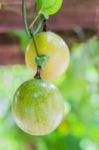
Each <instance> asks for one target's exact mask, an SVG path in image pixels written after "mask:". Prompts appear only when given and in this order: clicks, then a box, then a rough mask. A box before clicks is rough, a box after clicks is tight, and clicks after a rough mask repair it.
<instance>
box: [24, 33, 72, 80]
mask: <svg viewBox="0 0 99 150" xmlns="http://www.w3.org/2000/svg"><path fill="white" fill-rule="evenodd" d="M35 40H36V44H37V48H38V53H39V55H44V54H47V55H49V59H48V60H47V61H46V64H45V67H43V68H42V70H41V77H42V79H46V80H56V79H57V78H59V77H60V76H61V75H62V74H63V73H64V72H65V71H66V69H67V67H68V65H69V60H70V53H69V48H68V47H67V45H66V43H65V42H64V40H63V39H62V38H61V37H60V36H58V35H57V34H55V33H53V32H41V33H39V34H37V35H36V36H35ZM35 57H36V53H35V48H34V44H33V40H31V41H30V43H29V45H28V46H27V49H26V53H25V60H26V64H27V66H28V67H29V68H31V69H32V70H33V71H34V73H35V72H36V68H37V67H36V66H37V65H36V62H35Z"/></svg>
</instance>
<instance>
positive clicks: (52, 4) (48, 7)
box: [37, 0, 63, 15]
mask: <svg viewBox="0 0 99 150" xmlns="http://www.w3.org/2000/svg"><path fill="white" fill-rule="evenodd" d="M62 2H63V0H48V1H46V0H37V7H38V9H39V10H40V12H41V13H44V14H45V13H46V14H47V15H52V14H55V13H56V12H58V11H59V9H60V8H61V6H62Z"/></svg>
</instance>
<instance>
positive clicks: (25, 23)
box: [22, 0, 31, 38]
mask: <svg viewBox="0 0 99 150" xmlns="http://www.w3.org/2000/svg"><path fill="white" fill-rule="evenodd" d="M22 16H23V21H24V26H25V30H26V33H27V35H28V37H29V38H31V34H30V31H29V27H28V22H27V13H26V0H22Z"/></svg>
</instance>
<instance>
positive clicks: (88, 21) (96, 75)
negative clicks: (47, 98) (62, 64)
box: [0, 0, 99, 150]
mask: <svg viewBox="0 0 99 150" xmlns="http://www.w3.org/2000/svg"><path fill="white" fill-rule="evenodd" d="M96 1H97V0H94V2H93V1H91V0H90V1H88V0H86V2H85V1H84V0H83V2H81V1H77V0H75V1H73V0H69V2H68V1H67V0H64V5H63V7H62V10H61V11H60V12H59V14H57V15H56V16H53V17H51V19H50V21H49V29H50V30H53V32H56V33H57V34H59V35H60V36H61V37H63V39H64V40H65V41H66V42H67V44H68V46H69V48H70V53H71V61H70V65H69V68H68V70H67V71H66V72H65V73H64V75H63V76H62V77H61V78H60V79H59V80H57V81H52V82H53V83H54V84H55V85H56V86H57V87H58V88H59V89H60V91H61V93H62V95H63V97H64V101H65V116H64V119H63V121H62V123H61V124H60V126H59V127H58V128H57V129H56V130H55V131H54V132H53V133H51V134H49V135H47V136H41V137H36V136H30V135H28V134H26V133H24V132H23V131H22V130H21V129H19V128H18V127H17V125H16V124H15V122H14V119H13V116H12V112H11V103H12V100H13V95H14V92H15V91H16V89H17V88H18V86H19V85H20V84H21V83H23V82H24V81H26V80H28V79H30V78H32V77H33V73H32V72H31V71H30V70H29V69H28V68H27V67H26V65H25V62H24V53H25V48H26V45H27V44H28V41H29V40H28V38H27V36H26V34H25V32H24V29H23V24H22V16H21V2H20V1H19V0H17V1H16V0H13V1H12V0H10V1H9V2H8V1H7V0H3V1H2V0H1V1H0V150H6V149H7V150H99V37H98V33H99V32H98V15H99V14H98V2H97V3H96ZM30 4H31V1H30V0H29V2H28V10H29V8H30V7H31V5H30ZM66 8H68V9H66ZM29 17H31V14H29Z"/></svg>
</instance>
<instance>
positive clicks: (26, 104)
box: [12, 79, 64, 135]
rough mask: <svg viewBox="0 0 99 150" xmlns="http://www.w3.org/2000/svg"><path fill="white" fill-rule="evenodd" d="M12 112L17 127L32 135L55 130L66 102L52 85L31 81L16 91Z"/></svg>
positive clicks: (40, 81) (45, 82)
mask: <svg viewBox="0 0 99 150" xmlns="http://www.w3.org/2000/svg"><path fill="white" fill-rule="evenodd" d="M12 111H13V115H14V118H15V121H16V123H17V125H18V126H19V127H20V128H21V129H22V130H23V131H25V132H27V133H29V134H31V135H46V134H49V133H50V132H52V131H53V130H55V129H56V128H57V127H58V125H59V124H60V122H61V120H62V118H63V115H64V100H63V97H62V95H61V93H60V92H59V90H58V89H57V88H56V86H55V85H53V84H52V83H50V82H48V81H45V80H42V79H40V80H37V79H31V80H28V81H26V82H24V83H23V84H22V85H21V86H20V87H19V88H18V89H17V91H16V93H15V95H14V100H13V103H12Z"/></svg>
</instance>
